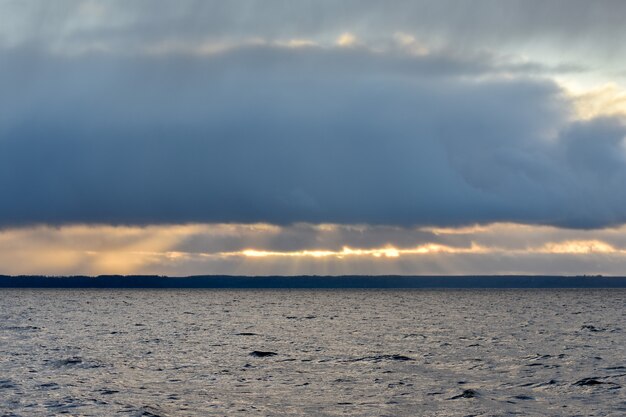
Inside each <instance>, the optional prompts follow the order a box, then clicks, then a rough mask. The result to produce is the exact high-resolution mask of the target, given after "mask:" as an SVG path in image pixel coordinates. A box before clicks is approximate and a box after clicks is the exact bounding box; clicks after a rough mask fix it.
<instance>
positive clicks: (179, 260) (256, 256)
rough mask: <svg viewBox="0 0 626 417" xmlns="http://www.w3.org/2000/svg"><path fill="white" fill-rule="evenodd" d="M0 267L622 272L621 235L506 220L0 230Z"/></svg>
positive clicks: (41, 270)
mask: <svg viewBox="0 0 626 417" xmlns="http://www.w3.org/2000/svg"><path fill="white" fill-rule="evenodd" d="M573 256H575V257H576V258H575V260H573V258H572V257H573ZM599 262H601V263H602V264H601V266H599V265H600V264H599ZM0 264H1V265H2V266H3V268H4V270H3V271H2V272H3V273H11V274H90V275H96V274H112V273H117V274H161V273H163V272H166V273H168V274H170V275H190V274H206V273H207V271H210V272H211V273H220V274H241V273H246V274H259V273H261V272H262V273H264V274H282V275H299V274H328V273H330V274H339V273H357V272H358V273H367V274H418V273H419V274H439V273H453V274H460V273H482V274H497V273H537V272H539V271H541V270H545V271H549V272H552V273H579V272H580V273H590V274H596V273H603V274H607V275H609V274H615V273H618V272H619V270H620V268H623V267H625V266H626V229H625V228H624V227H621V228H617V229H601V230H589V231H576V230H564V229H558V228H553V227H544V226H528V225H515V224H492V225H483V226H476V227H463V228H458V229H451V228H449V229H433V228H398V227H388V226H367V225H337V224H321V225H310V224H297V225H292V226H275V225H268V224H192V225H184V226H176V225H171V226H167V225H164V226H148V227H129V226H120V227H111V226H97V225H96V226H63V227H60V228H49V227H35V228H18V229H4V230H2V231H0ZM494 265H497V267H494ZM530 265H535V267H537V268H541V269H540V270H539V271H538V270H537V269H533V268H532V267H530ZM255 271H256V272H255ZM355 271H356V272H355ZM368 271H369V272H368Z"/></svg>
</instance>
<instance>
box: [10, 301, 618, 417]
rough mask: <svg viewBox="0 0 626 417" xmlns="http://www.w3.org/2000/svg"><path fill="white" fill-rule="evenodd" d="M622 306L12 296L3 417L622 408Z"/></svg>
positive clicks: (599, 412) (588, 412) (594, 411)
mask: <svg viewBox="0 0 626 417" xmlns="http://www.w3.org/2000/svg"><path fill="white" fill-rule="evenodd" d="M625 303H626V291H625V290H503V291H500V290H478V291H475V290H462V291H451V290H432V291H425V290H414V291H398V290H393V291H379V290H375V291H347V290H329V291H288V290H286V291H277V290H264V291H258V290H237V291H228V290H36V289H31V290H2V291H1V292H0V415H1V416H47V415H49V416H53V415H59V414H62V413H64V414H69V415H74V416H113V415H118V416H207V415H208V416H211V415H215V416H225V415H227V416H277V415H279V416H280V415H283V416H287V415H288V416H298V415H312V416H346V415H348V416H350V415H353V416H415V415H426V416H468V415H473V416H501V415H548V416H623V415H626V394H625V392H626V337H625V332H624V329H623V328H622V327H623V326H624V319H625V312H626V310H625V308H624V307H625V305H626V304H625ZM253 352H256V354H254V355H252V354H251V353H253ZM273 353H275V355H274V354H273Z"/></svg>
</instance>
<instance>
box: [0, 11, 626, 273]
mask: <svg viewBox="0 0 626 417" xmlns="http://www.w3.org/2000/svg"><path fill="white" fill-rule="evenodd" d="M624 15H626V3H625V2H622V1H608V0H606V1H602V0H600V1H596V2H588V1H583V0H567V1H566V0H562V1H561V0H548V1H538V0H519V1H518V0H498V1H496V0H476V1H472V2H467V1H461V0H457V1H452V0H437V1H435V0H431V1H422V0H412V1H403V0H398V1H394V2H393V3H389V2H381V1H368V0H364V1H348V0H346V1H341V0H334V1H325V0H319V1H304V0H303V1H298V2H294V1H278V0H264V1H261V0H258V1H252V0H241V1H238V0H234V1H228V2H225V1H217V0H216V1H211V0H209V1H192V0H180V1H175V2H173V1H160V0H151V1H147V0H145V1H144V0H138V1H133V2H130V3H129V2H125V1H115V0H113V1H107V2H103V1H87V0H85V1H80V0H58V1H55V2H49V1H45V0H15V1H14V0H0V92H2V94H0V274H2V273H5V274H48V275H62V274H90V275H96V274H162V275H174V276H180V275H193V274H246V275H269V274H279V275H298V274H333V275H337V274H372V275H377V274H571V275H577V274H606V275H625V274H626V209H625V207H626V44H625V43H624V42H622V40H623V39H625V38H626V27H625V26H624V25H623V16H624Z"/></svg>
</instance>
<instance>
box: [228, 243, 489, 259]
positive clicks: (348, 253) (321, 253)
mask: <svg viewBox="0 0 626 417" xmlns="http://www.w3.org/2000/svg"><path fill="white" fill-rule="evenodd" d="M488 251H489V249H488V248H484V247H482V246H479V245H476V244H473V245H472V246H471V247H469V248H467V247H461V248H459V247H452V246H446V245H439V244H435V243H428V244H425V245H420V246H417V247H414V248H403V249H398V248H395V247H393V246H385V247H383V248H373V249H359V248H351V247H349V246H344V247H343V248H342V249H341V250H339V251H333V250H299V251H266V250H258V249H244V250H241V251H233V252H221V253H219V255H220V256H226V257H233V256H235V257H237V256H243V257H250V258H267V257H288V258H293V257H295V258H298V257H302V258H328V257H332V258H337V259H344V258H347V257H368V256H369V257H374V258H382V257H384V258H399V257H400V256H402V255H427V254H434V253H450V254H452V253H487V252H488Z"/></svg>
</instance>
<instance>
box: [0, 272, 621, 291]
mask: <svg viewBox="0 0 626 417" xmlns="http://www.w3.org/2000/svg"><path fill="white" fill-rule="evenodd" d="M0 288H233V289H235V288H251V289H263V288H268V289H269V288H274V289H281V288H284V289H333V288H336V289H341V288H345V289H350V288H354V289H366V288H371V289H386V288H391V289H415V288H417V289H420V288H421V289H446V288H447V289H464V288H476V289H479V288H484V289H489V288H492V289H504V288H511V289H513V288H520V289H524V288H546V289H548V288H626V277H624V276H554V275H550V276H547V275H546V276H544V275H419V276H405V275H375V276H366V275H342V276H312V275H300V276H232V275H197V276H187V277H166V276H157V275H100V276H95V277H91V276H41V275H21V276H8V275H0Z"/></svg>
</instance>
